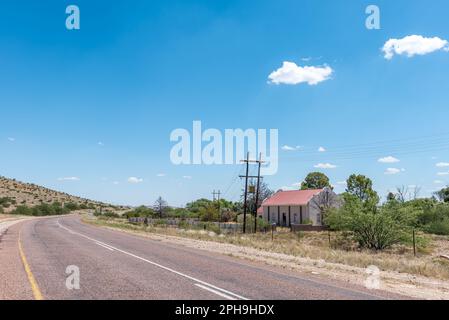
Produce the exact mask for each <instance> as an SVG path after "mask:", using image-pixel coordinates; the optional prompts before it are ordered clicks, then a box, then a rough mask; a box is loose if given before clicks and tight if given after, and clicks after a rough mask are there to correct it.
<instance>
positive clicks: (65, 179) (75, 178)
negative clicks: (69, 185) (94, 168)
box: [58, 177, 80, 181]
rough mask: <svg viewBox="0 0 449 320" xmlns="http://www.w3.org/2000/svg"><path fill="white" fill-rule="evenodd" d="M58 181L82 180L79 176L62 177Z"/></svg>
mask: <svg viewBox="0 0 449 320" xmlns="http://www.w3.org/2000/svg"><path fill="white" fill-rule="evenodd" d="M58 181H80V178H78V177H62V178H58Z"/></svg>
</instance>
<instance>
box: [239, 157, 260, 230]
mask: <svg viewBox="0 0 449 320" xmlns="http://www.w3.org/2000/svg"><path fill="white" fill-rule="evenodd" d="M260 157H262V155H261V156H260ZM241 162H243V163H246V174H245V175H244V176H240V178H245V194H244V200H243V233H246V213H247V211H248V204H247V202H248V178H257V189H259V186H260V179H262V178H261V177H260V164H261V163H262V161H261V160H249V152H248V153H247V155H246V160H242V161H241ZM250 163H258V164H259V173H258V175H257V176H249V175H248V171H249V164H250ZM257 192H259V191H258V190H257ZM256 198H258V195H257V194H256ZM256 201H258V199H256ZM256 215H257V203H256ZM256 224H257V222H256Z"/></svg>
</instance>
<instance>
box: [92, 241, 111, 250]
mask: <svg viewBox="0 0 449 320" xmlns="http://www.w3.org/2000/svg"><path fill="white" fill-rule="evenodd" d="M95 243H96V244H97V245H99V246H100V247H103V248H105V249H108V250H109V251H114V249H112V248H110V247H108V246H105V245H104V244H101V243H100V242H95Z"/></svg>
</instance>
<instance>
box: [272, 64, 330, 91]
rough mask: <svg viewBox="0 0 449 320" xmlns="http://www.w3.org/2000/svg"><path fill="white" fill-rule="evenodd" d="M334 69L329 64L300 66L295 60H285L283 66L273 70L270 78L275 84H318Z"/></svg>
mask: <svg viewBox="0 0 449 320" xmlns="http://www.w3.org/2000/svg"><path fill="white" fill-rule="evenodd" d="M332 73H333V70H332V68H331V67H329V66H323V67H313V66H310V67H309V66H305V67H300V66H298V65H296V63H294V62H288V61H284V63H283V64H282V67H281V68H279V69H277V70H276V71H273V72H272V73H271V74H270V75H269V76H268V78H269V79H270V83H274V84H290V85H295V84H300V83H307V84H309V85H311V86H312V85H317V84H318V83H320V82H323V81H326V80H328V79H329V78H330V76H331V75H332Z"/></svg>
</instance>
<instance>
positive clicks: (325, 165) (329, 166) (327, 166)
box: [314, 163, 337, 169]
mask: <svg viewBox="0 0 449 320" xmlns="http://www.w3.org/2000/svg"><path fill="white" fill-rule="evenodd" d="M314 168H317V169H335V168H337V166H336V165H334V164H330V163H318V164H316V165H314Z"/></svg>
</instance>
